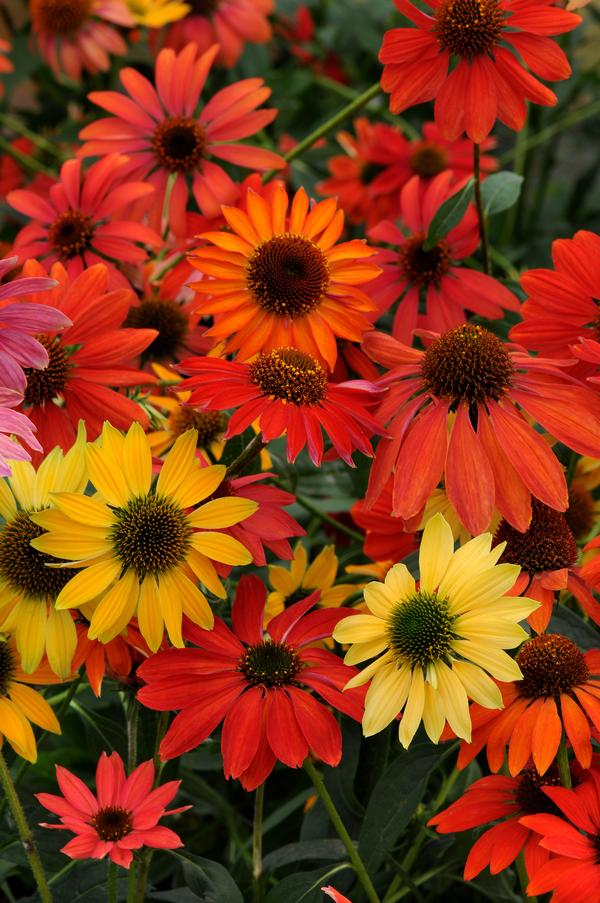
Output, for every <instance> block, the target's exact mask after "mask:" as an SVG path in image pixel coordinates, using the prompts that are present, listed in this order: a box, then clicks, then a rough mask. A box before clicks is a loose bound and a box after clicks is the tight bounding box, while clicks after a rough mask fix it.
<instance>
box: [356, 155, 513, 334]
mask: <svg viewBox="0 0 600 903" xmlns="http://www.w3.org/2000/svg"><path fill="white" fill-rule="evenodd" d="M452 180H453V174H452V172H451V170H446V171H445V172H443V173H440V175H439V176H436V177H435V178H434V179H432V180H431V181H430V183H429V184H428V185H427V186H426V187H425V188H424V187H423V186H422V182H421V179H420V177H419V176H414V177H413V178H412V179H410V181H408V182H407V183H406V184H405V186H404V187H403V189H402V191H401V192H400V224H398V225H397V224H395V223H392V222H390V221H384V222H380V223H379V224H378V225H377V226H375V227H374V228H373V229H371V230H370V232H369V237H370V238H371V239H372V240H374V241H379V242H385V243H386V245H392V247H390V248H385V249H381V250H380V251H379V252H378V254H377V257H375V258H374V260H375V262H376V263H378V264H379V265H380V266H381V267H382V269H383V272H382V274H381V276H379V277H378V278H377V279H376V280H375V281H374V282H373V284H372V286H371V297H372V298H373V300H374V301H375V303H376V304H377V306H378V308H379V311H380V313H382V314H383V313H384V312H385V311H386V310H388V308H389V307H391V306H392V304H395V303H396V301H399V304H398V306H397V308H396V312H395V315H394V324H393V327H392V335H394V336H395V337H396V338H397V339H398V340H399V341H400V342H404V343H405V344H407V345H410V344H412V342H413V333H414V330H415V329H416V328H417V326H418V327H419V328H421V329H430V330H433V331H434V332H445V331H446V330H447V329H452V327H454V326H460V325H461V324H463V323H464V322H465V320H466V319H467V314H466V309H468V310H469V311H472V312H473V313H475V314H478V315H479V316H480V317H485V318H486V319H488V320H498V319H500V318H501V317H504V316H505V311H506V310H512V311H517V310H518V309H519V301H518V300H517V298H516V296H515V295H513V293H512V292H510V291H509V290H508V289H507V288H506V287H505V286H503V285H502V283H501V282H498V281H497V280H496V279H493V278H492V277H491V276H487V275H486V274H485V273H481V272H479V270H474V269H470V268H469V267H467V266H462V265H461V264H462V262H463V261H464V260H465V258H467V257H470V256H471V255H472V254H473V253H474V251H475V250H476V248H477V247H478V245H479V226H478V221H477V213H476V211H475V207H474V205H473V204H469V206H468V207H467V209H466V211H465V214H464V216H463V217H462V219H461V220H460V222H459V223H458V224H457V225H456V226H454V228H453V229H451V230H450V231H449V232H448V234H447V235H445V236H444V238H441V239H440V240H439V241H438V242H437V244H435V245H434V246H433V247H432V248H430V249H429V250H425V249H424V247H423V245H424V244H425V241H426V239H427V233H428V231H429V227H430V225H431V221H432V220H433V218H434V216H435V214H436V213H437V211H438V210H439V208H440V207H441V205H442V204H443V203H444V201H446V200H448V198H450V197H452V195H453V194H454V193H455V192H456V190H457V189H456V186H455V185H453V184H452ZM419 311H421V314H419Z"/></svg>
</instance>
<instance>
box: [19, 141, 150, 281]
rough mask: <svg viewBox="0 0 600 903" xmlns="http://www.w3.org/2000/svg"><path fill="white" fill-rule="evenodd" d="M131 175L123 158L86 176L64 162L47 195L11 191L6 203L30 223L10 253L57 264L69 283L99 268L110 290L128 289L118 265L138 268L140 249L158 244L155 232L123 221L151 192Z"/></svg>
mask: <svg viewBox="0 0 600 903" xmlns="http://www.w3.org/2000/svg"><path fill="white" fill-rule="evenodd" d="M130 170H131V166H130V164H129V161H128V160H127V158H126V157H120V156H118V155H117V154H111V155H110V156H109V157H106V158H105V159H104V160H99V161H98V162H97V163H94V164H93V165H92V166H90V168H89V170H88V171H87V172H85V173H84V172H82V169H81V160H67V162H66V163H63V165H62V167H61V170H60V179H58V180H57V181H56V182H55V183H54V184H53V185H51V187H50V188H49V189H48V190H47V191H46V190H44V191H43V193H42V192H41V191H40V193H37V192H35V191H30V190H29V189H18V190H17V191H11V192H10V193H9V194H8V196H7V198H6V200H7V202H8V203H9V204H10V206H11V207H14V209H15V210H18V211H19V213H22V214H24V216H27V217H29V218H30V219H31V222H30V223H29V224H28V225H27V226H24V227H23V229H21V231H20V232H19V233H18V235H17V237H16V238H15V244H14V251H15V253H17V254H19V256H20V257H21V259H22V260H24V259H26V258H28V257H35V258H46V260H47V262H48V263H54V262H55V261H57V260H59V261H60V262H61V263H63V264H64V266H65V268H66V270H67V272H68V274H69V276H70V277H71V278H72V279H73V278H74V277H75V276H78V275H79V274H80V273H81V272H82V271H83V270H84V269H85V268H86V267H88V266H91V265H92V264H94V263H104V264H105V265H106V266H107V267H108V271H109V276H110V282H109V288H111V289H113V288H130V285H129V282H128V281H127V279H126V278H125V276H124V275H123V273H122V272H121V271H120V270H119V264H123V263H124V264H140V263H143V262H144V260H146V257H147V256H148V255H147V253H146V251H145V250H144V248H143V247H141V245H145V244H148V245H151V246H153V247H155V246H157V245H159V244H160V236H159V235H157V233H156V232H154V231H153V230H152V229H149V228H148V227H147V226H144V225H143V224H142V223H140V222H134V221H133V220H129V219H127V218H126V217H127V216H128V213H127V208H128V207H130V205H131V204H132V203H133V202H134V201H137V200H140V199H141V198H147V197H148V195H149V194H152V192H153V190H154V189H153V187H152V186H151V185H148V184H144V183H143V182H134V181H131V175H130ZM121 217H124V219H121Z"/></svg>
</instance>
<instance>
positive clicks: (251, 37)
mask: <svg viewBox="0 0 600 903" xmlns="http://www.w3.org/2000/svg"><path fill="white" fill-rule="evenodd" d="M187 4H188V6H190V7H191V9H190V12H189V13H188V14H187V16H185V18H183V19H180V20H179V21H178V22H175V23H173V25H172V26H171V27H170V29H169V31H168V33H167V37H166V41H165V43H166V45H167V46H168V47H173V48H174V49H175V50H181V49H182V48H183V47H185V46H186V44H189V42H190V41H194V42H195V43H196V44H198V46H199V48H200V50H201V51H204V50H208V48H209V47H212V45H213V44H215V43H218V44H219V54H218V56H217V62H219V63H220V64H221V65H222V66H225V67H226V68H227V69H231V68H232V67H233V66H235V64H236V63H237V61H238V60H239V58H240V56H241V55H242V52H243V50H244V47H245V46H246V44H266V43H267V42H268V41H270V40H271V38H272V37H273V32H272V29H271V24H270V22H269V20H268V18H267V17H268V16H269V15H270V14H271V13H272V12H273V11H274V9H275V0H187Z"/></svg>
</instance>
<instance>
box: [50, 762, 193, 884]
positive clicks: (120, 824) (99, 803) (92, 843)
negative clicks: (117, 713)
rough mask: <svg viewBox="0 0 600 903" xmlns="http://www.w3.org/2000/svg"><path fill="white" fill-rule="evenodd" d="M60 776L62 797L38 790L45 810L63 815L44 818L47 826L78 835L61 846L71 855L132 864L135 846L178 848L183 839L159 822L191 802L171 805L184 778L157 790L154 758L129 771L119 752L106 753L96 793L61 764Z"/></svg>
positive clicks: (59, 784)
mask: <svg viewBox="0 0 600 903" xmlns="http://www.w3.org/2000/svg"><path fill="white" fill-rule="evenodd" d="M56 780H57V781H58V786H59V788H60V790H61V792H62V794H63V795H62V796H55V795H54V794H52V793H36V794H35V796H36V798H37V800H38V802H39V803H40V805H42V806H43V807H44V808H45V809H48V810H49V811H50V812H53V813H54V814H55V815H58V816H59V818H60V824H58V825H50V824H46V823H42V825H41V826H42V827H43V828H57V829H58V830H59V831H72V832H73V834H75V837H74V838H73V839H72V840H70V841H69V842H68V843H67V844H66V845H65V846H64V847H63V848H62V850H61V853H65V855H67V856H70V858H71V859H104V857H105V856H108V857H109V858H110V859H111V860H112V861H113V862H115V863H116V864H117V865H122V866H123V867H124V868H129V866H130V865H131V860H132V859H133V850H139V849H141V848H142V847H153V848H154V849H161V850H175V849H177V847H181V846H183V843H182V841H181V838H180V837H179V836H178V835H177V834H175V832H174V831H171V829H170V828H165V827H163V826H162V825H159V824H158V822H159V821H160V819H161V818H162V817H163V815H174V814H175V813H176V812H185V811H186V810H187V809H191V806H180V807H179V808H178V809H166V806H167V804H168V803H170V802H171V800H172V799H173V797H174V796H175V794H176V793H177V791H178V790H179V785H180V784H181V781H169V782H168V783H167V784H163V785H162V786H161V787H157V788H156V789H154V790H153V789H152V787H153V784H154V762H153V761H152V759H150V760H149V761H148V762H142V764H141V765H138V767H137V768H136V769H135V770H134V771H132V772H131V774H130V775H129V777H126V776H125V768H124V766H123V760H122V759H121V757H120V755H119V754H118V753H116V752H114V753H111V754H110V756H107V755H106V753H104V752H103V753H102V755H101V756H100V758H99V759H98V765H97V767H96V794H95V795H94V794H93V793H92V791H91V790H90V789H89V787H87V786H86V785H85V784H84V783H83V781H82V780H81V779H80V778H78V777H77V776H76V775H74V774H73V773H72V772H71V771H68V770H67V769H66V768H63V767H62V765H57V766H56Z"/></svg>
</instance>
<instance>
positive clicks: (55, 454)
mask: <svg viewBox="0 0 600 903" xmlns="http://www.w3.org/2000/svg"><path fill="white" fill-rule="evenodd" d="M62 457H63V453H62V449H61V448H59V446H58V445H57V446H56V447H55V448H53V449H52V451H51V452H50V453H49V454H47V455H46V457H45V458H44V460H43V461H42V463H41V464H40V466H39V467H38V470H37V474H36V477H35V485H34V490H33V507H34V508H46V507H47V506H48V505H49V504H50V492H51V491H52V490H53V489H56V486H57V482H58V474H59V472H60V466H61V464H62Z"/></svg>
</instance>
